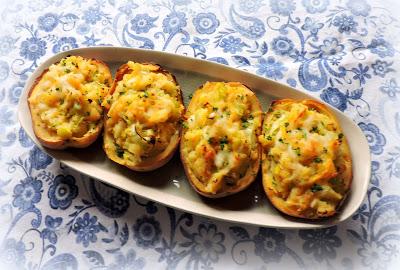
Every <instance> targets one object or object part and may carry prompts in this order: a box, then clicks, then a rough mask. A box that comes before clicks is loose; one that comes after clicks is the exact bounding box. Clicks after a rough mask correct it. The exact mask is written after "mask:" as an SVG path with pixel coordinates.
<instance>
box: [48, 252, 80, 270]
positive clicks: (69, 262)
mask: <svg viewBox="0 0 400 270" xmlns="http://www.w3.org/2000/svg"><path fill="white" fill-rule="evenodd" d="M41 269H42V270H54V269H57V270H67V269H68V270H76V269H78V261H77V260H76V258H75V256H74V255H72V254H69V253H62V254H59V255H57V256H55V257H53V258H51V259H50V260H49V261H48V262H46V263H45V264H44V265H43V267H42V268H41Z"/></svg>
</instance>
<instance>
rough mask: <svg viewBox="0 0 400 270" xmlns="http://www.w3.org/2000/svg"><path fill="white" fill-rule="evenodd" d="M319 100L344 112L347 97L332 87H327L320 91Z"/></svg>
mask: <svg viewBox="0 0 400 270" xmlns="http://www.w3.org/2000/svg"><path fill="white" fill-rule="evenodd" d="M321 98H322V100H323V101H325V102H327V103H329V104H330V105H332V106H333V107H335V108H337V109H338V110H341V111H344V110H346V109H347V96H346V95H345V94H343V93H342V92H340V91H339V89H337V88H334V87H328V88H327V89H324V90H322V93H321Z"/></svg>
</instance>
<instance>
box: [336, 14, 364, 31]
mask: <svg viewBox="0 0 400 270" xmlns="http://www.w3.org/2000/svg"><path fill="white" fill-rule="evenodd" d="M333 25H334V26H336V27H337V28H338V30H339V32H340V33H345V34H350V33H351V32H353V33H356V32H357V25H358V23H357V22H355V21H354V19H353V16H347V15H346V14H342V15H340V16H336V17H335V18H334V19H333Z"/></svg>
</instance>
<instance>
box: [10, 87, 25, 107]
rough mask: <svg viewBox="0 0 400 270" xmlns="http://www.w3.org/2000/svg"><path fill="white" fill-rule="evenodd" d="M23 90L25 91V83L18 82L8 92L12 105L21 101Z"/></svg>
mask: <svg viewBox="0 0 400 270" xmlns="http://www.w3.org/2000/svg"><path fill="white" fill-rule="evenodd" d="M22 90H24V83H23V82H17V83H15V84H13V85H12V86H11V87H10V89H9V90H8V100H9V101H10V103H11V104H17V103H18V101H19V97H20V96H21V94H22Z"/></svg>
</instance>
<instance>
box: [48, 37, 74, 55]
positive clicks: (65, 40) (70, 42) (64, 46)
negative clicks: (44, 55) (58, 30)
mask: <svg viewBox="0 0 400 270" xmlns="http://www.w3.org/2000/svg"><path fill="white" fill-rule="evenodd" d="M74 48H78V44H76V38H74V37H62V38H60V39H59V40H58V41H57V43H56V44H55V45H54V46H53V53H58V52H63V51H67V50H71V49H74Z"/></svg>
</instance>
